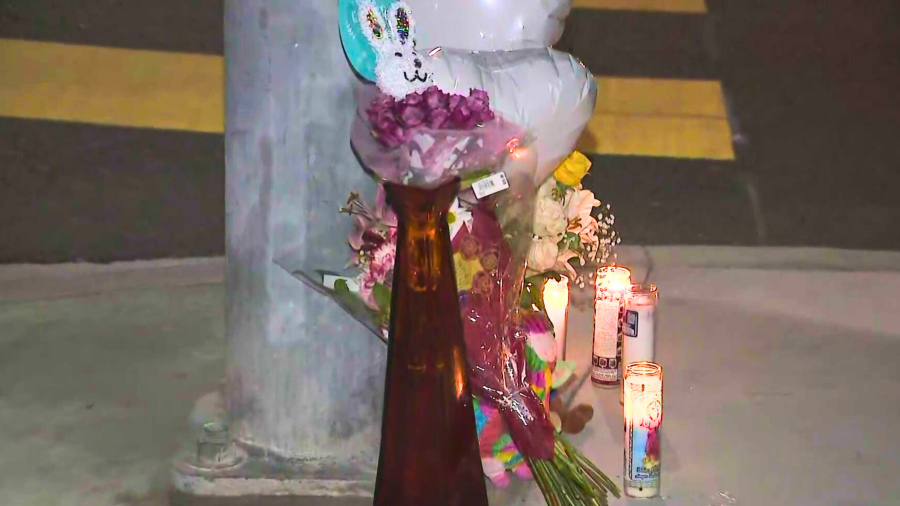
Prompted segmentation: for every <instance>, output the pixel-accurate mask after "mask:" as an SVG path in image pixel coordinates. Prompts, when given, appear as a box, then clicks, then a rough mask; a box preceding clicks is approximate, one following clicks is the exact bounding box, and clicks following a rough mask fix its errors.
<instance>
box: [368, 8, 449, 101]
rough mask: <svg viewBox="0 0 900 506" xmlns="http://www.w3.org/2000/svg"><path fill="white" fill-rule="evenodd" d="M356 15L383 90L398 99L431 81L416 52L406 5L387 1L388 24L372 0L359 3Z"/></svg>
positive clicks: (426, 68)
mask: <svg viewBox="0 0 900 506" xmlns="http://www.w3.org/2000/svg"><path fill="white" fill-rule="evenodd" d="M357 16H358V17H359V24H360V26H361V27H362V29H363V33H364V34H365V36H366V39H368V41H369V44H370V45H371V46H372V47H373V48H374V49H375V51H376V58H377V63H376V65H375V78H376V82H377V84H378V87H379V88H381V90H382V91H383V92H385V93H387V94H389V95H391V96H393V97H394V98H398V99H399V98H403V97H405V96H406V95H408V94H410V93H414V92H417V91H422V90H424V89H425V88H427V87H428V86H430V85H431V82H432V75H433V73H432V72H430V71H429V69H428V66H427V61H426V60H425V59H423V58H421V57H420V56H419V54H418V53H416V48H415V44H416V39H415V38H416V25H415V21H413V19H412V16H411V15H410V9H409V6H407V5H406V4H405V3H403V2H397V3H394V4H393V5H391V7H390V9H389V11H388V19H389V23H390V24H387V23H385V21H384V19H383V18H382V17H381V11H380V10H379V9H378V6H377V5H375V3H374V2H372V1H365V2H362V3H360V5H359V11H358V13H357Z"/></svg>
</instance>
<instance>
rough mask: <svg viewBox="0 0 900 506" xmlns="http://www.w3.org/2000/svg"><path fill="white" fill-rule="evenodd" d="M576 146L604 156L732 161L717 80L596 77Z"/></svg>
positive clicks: (728, 132) (722, 102)
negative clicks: (585, 123)
mask: <svg viewBox="0 0 900 506" xmlns="http://www.w3.org/2000/svg"><path fill="white" fill-rule="evenodd" d="M598 84H599V86H600V92H599V95H598V98H597V106H596V108H595V110H594V115H593V117H592V118H591V120H590V122H589V123H588V126H587V128H586V129H585V132H584V134H583V135H582V137H581V140H580V141H579V145H578V149H579V150H581V151H584V152H588V153H600V154H608V155H638V156H657V157H669V158H704V159H714V160H733V159H734V150H733V148H732V144H731V128H730V126H729V125H728V119H727V117H726V112H725V102H724V98H723V95H722V87H721V84H720V83H719V82H718V81H701V80H677V79H634V78H615V77H601V78H598Z"/></svg>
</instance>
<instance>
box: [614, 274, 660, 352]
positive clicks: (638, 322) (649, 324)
mask: <svg viewBox="0 0 900 506" xmlns="http://www.w3.org/2000/svg"><path fill="white" fill-rule="evenodd" d="M658 303H659V290H657V288H656V285H654V284H653V283H647V284H635V285H631V290H630V291H629V293H628V299H627V300H626V302H625V322H624V325H623V334H624V338H623V339H624V343H623V344H624V346H623V350H622V352H623V355H622V362H623V363H624V365H625V366H626V367H627V366H628V364H630V363H631V362H639V361H641V360H646V361H650V362H652V361H653V360H654V359H655V358H656V357H655V354H656V339H655V337H656V336H655V333H656V307H657V304H658Z"/></svg>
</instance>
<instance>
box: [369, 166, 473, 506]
mask: <svg viewBox="0 0 900 506" xmlns="http://www.w3.org/2000/svg"><path fill="white" fill-rule="evenodd" d="M385 189H386V191H387V196H388V200H389V202H390V204H391V206H392V207H393V209H394V212H395V213H396V214H397V218H398V230H397V232H398V233H397V257H396V262H395V265H394V280H393V286H392V289H391V290H392V293H391V297H392V299H391V321H390V340H389V343H388V360H387V377H386V380H385V393H384V415H383V418H382V426H381V452H380V457H379V460H378V475H377V478H376V482H375V503H374V504H375V506H488V500H487V490H486V487H485V481H484V474H483V471H482V468H481V457H480V454H479V451H478V436H477V432H476V430H475V415H474V412H473V410H472V394H471V392H470V390H469V381H468V374H467V371H468V366H467V363H466V347H465V346H466V345H465V340H464V336H463V327H462V322H461V320H460V310H459V298H458V294H457V289H456V278H455V276H454V271H453V257H452V251H451V244H450V230H449V227H448V225H447V213H448V211H449V209H450V206H451V204H452V203H453V199H454V197H455V196H456V193H457V191H458V189H459V180H458V179H457V180H452V181H449V182H447V183H445V184H442V185H441V186H439V187H437V188H433V189H424V188H419V187H414V186H406V185H400V184H392V183H388V184H386V186H385Z"/></svg>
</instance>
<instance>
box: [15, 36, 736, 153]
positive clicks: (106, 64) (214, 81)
mask: <svg viewBox="0 0 900 506" xmlns="http://www.w3.org/2000/svg"><path fill="white" fill-rule="evenodd" d="M0 62H2V64H3V67H4V73H3V76H2V78H0V116H10V117H17V118H29V119H44V120H57V121H73V122H82V123H93V124H103V125H114V126H130V127H145V128H160V129H171V130H186V131H195V132H212V133H221V132H222V131H223V130H224V119H223V116H224V112H223V86H222V83H223V62H222V58H221V57H219V56H210V55H197V54H184V53H168V52H156V51H139V50H128V49H112V48H103V47H92V46H77V45H68V44H56V43H46V42H30V41H21V40H8V39H0ZM599 85H600V93H599V97H598V100H597V108H596V110H595V112H594V116H593V118H592V119H591V121H590V123H589V125H588V127H587V130H586V132H585V135H584V136H583V137H582V139H581V142H580V144H579V149H581V150H583V151H585V152H594V153H602V154H621V155H644V156H664V157H679V158H711V159H724V160H729V159H733V158H734V153H733V151H732V147H731V132H730V129H729V127H728V122H727V119H726V116H725V106H724V101H723V99H722V91H721V85H720V84H719V83H718V82H716V81H699V80H693V81H691V80H674V79H632V78H614V77H602V78H599Z"/></svg>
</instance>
